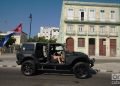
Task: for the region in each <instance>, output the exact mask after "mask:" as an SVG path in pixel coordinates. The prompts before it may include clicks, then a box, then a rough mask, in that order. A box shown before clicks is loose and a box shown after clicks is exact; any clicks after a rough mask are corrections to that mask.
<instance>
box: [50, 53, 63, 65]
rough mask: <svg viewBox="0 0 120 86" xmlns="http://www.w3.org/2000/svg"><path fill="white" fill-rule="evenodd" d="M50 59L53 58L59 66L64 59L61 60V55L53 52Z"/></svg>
mask: <svg viewBox="0 0 120 86" xmlns="http://www.w3.org/2000/svg"><path fill="white" fill-rule="evenodd" d="M52 57H53V59H54V60H57V61H58V62H59V64H61V63H63V62H64V58H63V55H62V53H60V54H58V53H56V52H55V53H54V54H53V55H52Z"/></svg>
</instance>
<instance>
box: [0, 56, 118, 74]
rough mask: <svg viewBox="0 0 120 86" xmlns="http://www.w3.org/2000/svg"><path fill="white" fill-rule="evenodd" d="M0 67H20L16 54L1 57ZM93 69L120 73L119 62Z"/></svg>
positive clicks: (100, 65)
mask: <svg viewBox="0 0 120 86" xmlns="http://www.w3.org/2000/svg"><path fill="white" fill-rule="evenodd" d="M95 59H96V60H99V59H102V60H104V59H105V60H106V59H109V60H111V61H112V60H114V59H117V60H120V57H95ZM0 67H20V66H19V65H17V64H16V55H15V54H4V55H1V56H0ZM93 69H95V70H98V71H99V72H110V73H120V63H119V62H106V63H96V62H95V65H94V67H93Z"/></svg>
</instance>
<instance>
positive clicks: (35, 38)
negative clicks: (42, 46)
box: [28, 36, 57, 43]
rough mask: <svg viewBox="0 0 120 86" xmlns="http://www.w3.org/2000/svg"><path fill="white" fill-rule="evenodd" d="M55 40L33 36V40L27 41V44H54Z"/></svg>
mask: <svg viewBox="0 0 120 86" xmlns="http://www.w3.org/2000/svg"><path fill="white" fill-rule="evenodd" d="M56 41H57V39H49V40H48V39H46V38H45V37H44V36H43V37H37V36H34V37H33V38H30V39H28V42H45V43H56Z"/></svg>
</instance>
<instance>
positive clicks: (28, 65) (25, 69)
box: [21, 60, 36, 76]
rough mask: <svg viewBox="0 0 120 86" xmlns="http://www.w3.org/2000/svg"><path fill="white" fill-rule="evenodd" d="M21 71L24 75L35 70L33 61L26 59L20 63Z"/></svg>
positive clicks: (29, 74) (33, 72) (30, 73)
mask: <svg viewBox="0 0 120 86" xmlns="http://www.w3.org/2000/svg"><path fill="white" fill-rule="evenodd" d="M21 72H22V73H23V74H24V75H26V76H31V75H33V74H35V72H36V66H35V63H34V61H32V60H27V61H25V62H23V64H22V65H21Z"/></svg>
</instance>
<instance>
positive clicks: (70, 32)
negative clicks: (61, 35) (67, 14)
mask: <svg viewBox="0 0 120 86" xmlns="http://www.w3.org/2000/svg"><path fill="white" fill-rule="evenodd" d="M66 35H76V33H75V31H74V30H71V31H66Z"/></svg>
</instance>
